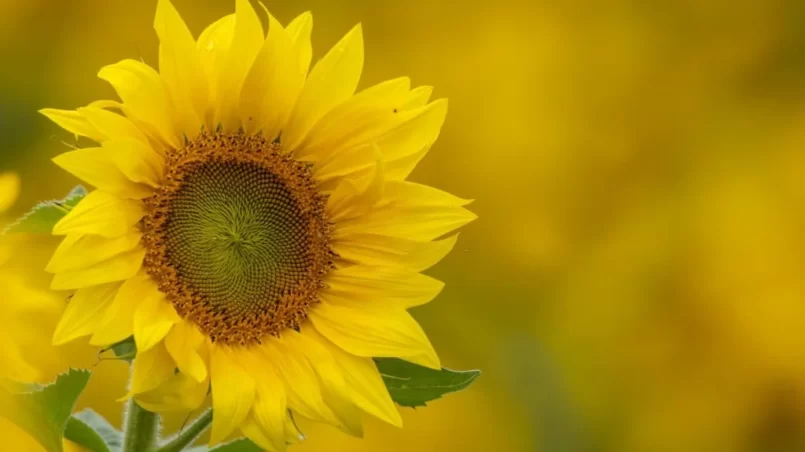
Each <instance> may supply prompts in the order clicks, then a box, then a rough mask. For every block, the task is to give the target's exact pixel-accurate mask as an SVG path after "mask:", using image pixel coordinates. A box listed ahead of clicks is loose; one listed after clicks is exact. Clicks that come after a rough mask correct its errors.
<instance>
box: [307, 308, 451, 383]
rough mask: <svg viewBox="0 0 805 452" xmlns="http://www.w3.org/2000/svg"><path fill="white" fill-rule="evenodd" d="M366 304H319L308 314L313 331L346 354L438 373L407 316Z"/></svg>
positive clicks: (425, 342) (397, 310) (421, 334)
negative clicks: (401, 360) (404, 362)
mask: <svg viewBox="0 0 805 452" xmlns="http://www.w3.org/2000/svg"><path fill="white" fill-rule="evenodd" d="M378 304H379V303H375V304H371V303H367V306H366V307H363V308H356V307H351V306H346V305H335V304H331V303H327V302H324V301H323V302H322V303H320V304H319V305H317V306H316V307H315V308H314V309H312V310H311V311H310V313H309V316H310V320H311V321H312V323H313V325H314V326H315V327H316V329H317V330H318V331H319V332H320V333H321V334H322V335H323V336H324V337H326V338H327V339H329V340H330V341H332V342H333V343H334V344H336V345H338V346H339V347H341V348H343V349H344V350H346V351H347V352H349V353H352V354H353V355H356V356H362V357H365V358H372V357H376V358H392V357H394V358H406V359H408V360H409V361H413V360H414V359H416V361H415V362H417V363H418V364H421V365H423V366H426V367H430V368H433V369H439V368H441V367H440V363H439V358H438V357H437V356H436V352H435V351H434V350H433V346H432V345H431V344H430V341H429V340H428V338H427V336H426V335H425V332H424V331H422V328H421V327H420V326H419V324H418V323H417V322H416V320H414V319H413V317H411V315H410V314H408V312H406V311H405V310H404V309H401V308H395V307H394V306H384V305H380V306H378Z"/></svg>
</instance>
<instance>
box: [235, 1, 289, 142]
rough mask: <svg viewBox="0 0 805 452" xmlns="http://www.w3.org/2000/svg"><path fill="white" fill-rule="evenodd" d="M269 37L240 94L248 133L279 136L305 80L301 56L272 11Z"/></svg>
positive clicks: (268, 136) (242, 119) (241, 111)
mask: <svg viewBox="0 0 805 452" xmlns="http://www.w3.org/2000/svg"><path fill="white" fill-rule="evenodd" d="M268 22H269V24H268V36H267V37H266V40H265V42H264V43H263V46H262V48H261V49H260V53H259V54H258V55H257V59H256V60H255V62H254V66H252V68H251V70H250V71H249V73H248V75H247V76H246V79H245V81H244V82H243V90H242V91H241V93H240V115H241V121H242V123H243V125H244V128H245V129H246V131H247V132H256V131H262V134H263V136H264V137H266V138H272V139H273V138H275V137H277V136H278V135H279V132H280V130H281V129H282V127H283V126H284V125H285V123H286V121H287V120H288V117H289V115H290V114H291V109H292V108H293V106H294V104H295V103H296V100H297V96H298V95H299V92H300V91H301V90H302V86H303V85H304V83H305V77H304V74H301V73H300V71H299V63H298V61H297V59H298V55H297V54H296V53H295V52H294V47H293V42H292V41H291V38H290V37H288V34H287V33H286V31H285V29H283V28H282V25H280V23H279V22H277V20H276V19H275V18H274V17H273V16H271V15H270V14H269V16H268Z"/></svg>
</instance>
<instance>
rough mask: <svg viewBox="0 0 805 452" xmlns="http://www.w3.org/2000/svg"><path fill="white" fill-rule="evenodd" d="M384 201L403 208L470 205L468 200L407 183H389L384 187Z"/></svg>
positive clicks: (436, 189) (435, 189)
mask: <svg viewBox="0 0 805 452" xmlns="http://www.w3.org/2000/svg"><path fill="white" fill-rule="evenodd" d="M384 201H385V202H387V203H391V204H394V205H404V206H466V205H468V204H470V203H472V200H470V199H463V198H459V197H458V196H456V195H453V194H450V193H447V192H446V191H442V190H439V189H438V188H433V187H430V186H428V185H422V184H417V183H414V182H408V181H390V182H389V183H388V184H387V185H386V191H385V199H384Z"/></svg>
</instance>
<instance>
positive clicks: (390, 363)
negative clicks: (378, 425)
mask: <svg viewBox="0 0 805 452" xmlns="http://www.w3.org/2000/svg"><path fill="white" fill-rule="evenodd" d="M375 363H376V364H377V369H378V370H379V371H380V375H381V376H382V377H383V382H384V383H386V388H387V389H388V391H389V394H391V398H392V400H394V402H396V403H397V404H398V405H400V406H404V407H410V408H416V407H424V406H427V403H428V402H431V401H433V400H436V399H440V398H442V396H444V395H447V394H450V393H453V392H458V391H461V390H464V389H467V388H468V387H470V385H472V383H473V382H475V380H476V379H477V378H478V377H479V376H480V375H481V372H480V371H478V370H470V371H463V372H459V371H454V370H450V369H442V370H435V369H428V368H427V367H422V366H419V365H417V364H413V363H409V362H408V361H403V360H401V359H392V358H382V359H381V358H378V359H375Z"/></svg>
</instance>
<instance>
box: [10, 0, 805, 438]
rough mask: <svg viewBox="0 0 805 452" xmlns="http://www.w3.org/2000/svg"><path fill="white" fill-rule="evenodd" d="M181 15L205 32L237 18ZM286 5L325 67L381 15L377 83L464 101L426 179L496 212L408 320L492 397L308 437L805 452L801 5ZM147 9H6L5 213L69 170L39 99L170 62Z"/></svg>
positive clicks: (104, 379)
mask: <svg viewBox="0 0 805 452" xmlns="http://www.w3.org/2000/svg"><path fill="white" fill-rule="evenodd" d="M174 4H175V5H176V6H177V8H178V9H179V11H180V12H181V13H182V14H183V15H184V17H185V18H186V20H187V22H188V24H189V25H190V28H191V30H193V31H194V32H195V33H196V34H197V33H199V32H200V31H201V29H202V28H203V27H204V26H206V24H208V23H210V22H212V21H213V20H215V19H217V18H218V17H220V16H222V15H224V14H228V13H230V12H232V11H233V9H234V1H232V0H174ZM268 6H269V7H270V8H271V9H272V12H273V13H274V14H275V15H276V16H277V17H278V18H279V19H280V20H281V21H285V22H287V21H288V20H290V19H291V18H293V17H294V16H296V15H297V14H299V13H301V12H303V11H306V10H311V11H313V13H314V23H315V25H314V32H313V42H314V49H315V50H314V52H315V53H314V55H319V56H321V55H322V54H323V52H324V51H325V50H326V49H327V48H328V47H329V46H330V45H331V44H333V43H334V42H335V41H336V40H337V39H338V38H339V37H340V36H341V35H343V34H344V33H345V32H346V31H347V30H348V29H349V28H350V27H351V26H352V24H354V23H356V22H363V24H364V33H365V37H366V46H367V48H366V55H367V58H366V65H365V72H364V77H363V81H362V86H364V87H366V86H370V85H372V84H374V83H376V82H379V81H382V80H385V79H389V78H393V77H396V76H400V75H409V76H411V78H412V80H413V82H414V85H423V84H427V85H434V86H435V87H436V91H435V95H436V96H437V97H447V98H449V99H450V113H449V115H448V120H447V123H446V125H445V127H444V130H443V133H442V136H441V138H440V140H439V142H438V143H437V145H436V146H434V148H433V151H432V152H431V154H430V155H429V156H428V158H426V159H425V160H424V162H423V163H422V164H421V166H420V168H419V169H418V170H417V171H416V172H415V173H414V176H413V178H414V179H415V180H417V181H421V182H425V183H428V184H430V185H435V186H438V187H441V188H443V189H445V190H448V191H450V192H453V193H456V194H458V195H460V196H463V197H469V198H474V199H476V200H477V201H476V202H475V204H474V205H473V210H474V211H475V212H476V213H478V214H479V216H480V219H479V220H478V221H477V222H475V223H473V224H471V225H470V226H469V227H467V228H466V230H465V231H464V232H463V233H462V234H461V239H460V241H459V245H458V247H457V249H456V251H454V253H453V254H451V255H450V256H449V257H448V258H447V259H446V260H445V261H444V262H442V263H441V264H439V265H438V266H437V267H435V268H434V269H433V270H432V271H431V274H432V275H434V276H436V277H438V278H440V279H443V280H444V281H446V282H447V288H446V289H445V291H444V292H443V294H442V295H441V296H440V297H439V298H438V299H437V300H436V301H435V302H434V303H432V304H430V305H428V306H425V307H422V308H418V309H417V310H416V311H415V316H416V317H417V318H418V319H419V320H420V321H421V322H422V323H423V325H424V327H425V329H426V330H427V331H428V332H429V334H430V336H431V338H432V340H433V342H434V345H435V346H436V348H437V350H439V351H440V354H441V355H442V357H443V361H444V362H445V363H446V364H447V365H449V366H451V367H455V368H475V367H478V368H481V369H482V370H484V372H485V373H484V376H483V377H482V379H481V380H480V381H479V383H478V384H477V386H475V387H474V388H473V389H472V390H470V391H467V392H464V393H461V394H458V395H453V396H450V397H448V398H446V399H445V400H442V401H438V402H435V403H433V404H432V406H431V407H430V408H427V409H421V410H417V411H413V410H406V411H405V416H404V418H405V422H406V427H405V429H404V430H401V431H400V430H395V429H393V428H390V427H386V426H383V425H380V424H379V423H374V422H372V423H370V426H369V428H368V432H367V435H366V436H367V437H366V439H364V440H362V441H359V440H355V439H352V438H347V437H345V436H343V435H342V434H340V433H339V432H336V431H335V430H333V429H330V428H327V427H317V426H310V427H308V428H306V430H305V431H306V433H307V434H308V436H309V440H308V441H307V442H306V443H305V444H303V445H301V446H298V447H296V448H295V450H296V451H298V452H304V451H320V450H327V451H358V452H362V451H412V450H417V451H426V452H427V451H452V450H456V451H473V452H474V451H504V452H509V451H511V452H532V451H534V452H538V451H539V452H541V451H545V452H565V451H569V452H575V451H591V452H592V451H602V452H603V451H626V452H646V451H647V452H653V451H662V452H664V451H669V452H676V451H692V452H698V451H702V452H705V451H708V452H709V451H715V452H718V451H738V452H742V451H746V452H765V451H770V452H771V451H793V450H805V279H804V278H803V271H805V232H803V231H805V227H804V226H805V177H803V175H805V127H804V126H803V122H805V50H803V49H805V3H803V2H801V1H799V0H768V1H760V0H754V1H752V0H732V1H728V0H698V1H696V0H676V1H669V0H653V1H635V0H607V1H604V0H571V1H566V2H557V1H550V0H496V1H486V0H468V1H463V2H458V1H442V2H434V1H427V0H407V1H397V2H375V1H370V0H352V1H340V2H335V1H332V0H330V1H326V0H297V1H290V0H275V1H271V2H269V4H268ZM154 10H155V1H154V0H143V1H122V0H75V1H70V2H60V1H55V0H27V1H25V2H22V1H17V0H0V42H2V43H3V44H2V45H0V58H2V61H3V68H4V69H3V70H2V71H0V98H2V99H3V101H2V102H0V142H2V148H0V172H3V171H15V172H17V173H18V174H19V175H20V176H21V178H22V181H23V191H22V197H21V199H20V201H19V202H18V203H17V205H16V207H15V208H14V209H12V214H20V213H22V212H24V211H25V210H26V209H27V207H29V206H30V205H32V204H33V203H35V202H36V201H38V200H41V199H48V198H54V197H61V196H63V195H64V194H66V192H67V191H69V189H70V188H71V187H72V186H73V185H75V183H76V181H75V180H73V179H71V177H70V176H68V175H66V173H63V172H62V171H60V170H58V169H57V168H56V167H55V166H54V165H52V164H51V163H50V162H49V159H50V158H51V157H53V156H55V155H56V154H58V153H59V152H61V151H63V150H64V149H65V146H64V144H62V141H63V140H66V139H68V138H69V137H68V136H67V135H66V134H65V133H63V132H61V131H59V130H57V128H56V126H54V125H52V124H50V123H48V122H47V121H46V120H45V118H44V117H41V116H39V115H38V114H37V113H36V111H37V110H38V109H40V108H43V107H46V106H47V107H56V108H74V107H77V106H81V105H85V104H87V103H89V102H90V101H93V100H96V99H100V98H111V97H112V96H113V92H112V90H111V88H109V87H108V86H106V85H105V84H104V83H103V82H102V81H100V80H98V79H97V78H96V73H97V71H98V69H99V68H100V67H101V66H103V65H105V64H109V63H113V62H116V61H118V60H121V59H123V58H142V59H144V60H145V61H146V62H148V63H150V64H152V65H156V64H155V63H156V50H157V41H156V37H155V33H154V32H153V29H152V26H151V24H152V18H153V13H154ZM11 216H13V215H11ZM11 216H10V217H11ZM126 377H127V369H126V366H125V364H123V363H119V362H102V363H100V364H99V365H98V366H97V368H96V372H95V374H94V376H93V379H92V381H91V383H90V389H89V391H88V392H87V393H86V394H85V397H84V398H83V399H82V401H81V402H80V405H81V407H86V406H91V407H94V408H95V409H96V410H98V411H100V412H102V413H103V414H104V415H106V416H108V417H109V419H110V420H111V421H112V422H119V421H120V407H119V405H117V404H116V403H114V402H112V400H114V399H116V398H118V397H120V396H121V395H123V394H124V392H125V391H124V386H125V379H126ZM181 422H182V419H180V418H176V419H171V420H170V425H171V427H172V428H176V427H177V426H178V425H179V424H181ZM12 429H13V427H12V426H10V425H8V424H7V423H6V422H4V421H0V432H2V433H1V434H2V436H3V437H14V438H17V437H19V438H20V439H19V441H25V439H24V438H22V435H21V434H19V433H15V434H12V433H10V432H11V430H12ZM9 435H15V436H9ZM20 444H22V445H20V446H18V449H16V450H37V449H36V448H35V447H36V446H35V445H32V443H30V442H29V443H20Z"/></svg>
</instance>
